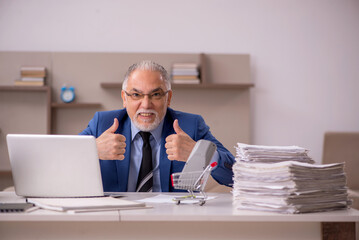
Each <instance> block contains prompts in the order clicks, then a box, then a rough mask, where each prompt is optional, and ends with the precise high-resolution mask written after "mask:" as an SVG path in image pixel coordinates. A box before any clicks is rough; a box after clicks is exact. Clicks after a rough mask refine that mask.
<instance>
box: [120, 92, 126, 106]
mask: <svg viewBox="0 0 359 240" xmlns="http://www.w3.org/2000/svg"><path fill="white" fill-rule="evenodd" d="M121 98H122V103H123V107H124V108H125V107H126V103H127V100H126V93H125V91H123V90H122V91H121Z"/></svg>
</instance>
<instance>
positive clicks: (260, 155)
mask: <svg viewBox="0 0 359 240" xmlns="http://www.w3.org/2000/svg"><path fill="white" fill-rule="evenodd" d="M236 152H237V157H236V160H237V161H246V162H257V163H258V162H261V163H275V162H282V161H299V162H306V163H314V161H313V159H311V158H310V157H309V156H308V154H307V153H308V150H307V149H305V148H301V147H297V146H284V147H281V146H261V145H248V144H243V143H237V147H236Z"/></svg>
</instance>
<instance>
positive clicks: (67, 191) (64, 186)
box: [7, 134, 104, 197]
mask: <svg viewBox="0 0 359 240" xmlns="http://www.w3.org/2000/svg"><path fill="white" fill-rule="evenodd" d="M7 144H8V151H9V157H10V164H11V169H12V174H13V180H14V185H15V192H16V194H17V195H19V196H24V197H92V196H103V195H104V192H103V187H102V178H101V171H100V164H99V159H98V154H97V148H96V141H95V138H94V137H93V136H78V135H37V134H8V135H7Z"/></svg>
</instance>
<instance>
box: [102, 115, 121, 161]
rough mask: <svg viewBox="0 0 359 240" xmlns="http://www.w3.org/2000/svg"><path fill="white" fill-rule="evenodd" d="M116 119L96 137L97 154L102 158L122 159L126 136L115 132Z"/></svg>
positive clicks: (116, 126)
mask: <svg viewBox="0 0 359 240" xmlns="http://www.w3.org/2000/svg"><path fill="white" fill-rule="evenodd" d="M117 128H118V120H117V118H115V119H114V121H113V124H112V126H111V127H109V128H108V129H107V130H106V131H104V132H103V133H102V134H101V136H99V137H98V138H97V139H96V145H97V152H98V156H99V158H100V159H102V160H123V159H124V158H125V155H124V154H125V151H126V138H125V136H123V135H121V134H116V133H115V132H116V130H117Z"/></svg>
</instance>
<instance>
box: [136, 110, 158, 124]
mask: <svg viewBox="0 0 359 240" xmlns="http://www.w3.org/2000/svg"><path fill="white" fill-rule="evenodd" d="M136 115H137V119H139V120H140V121H143V122H149V121H153V120H154V119H155V118H156V116H157V113H156V112H155V111H138V112H137V114H136Z"/></svg>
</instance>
